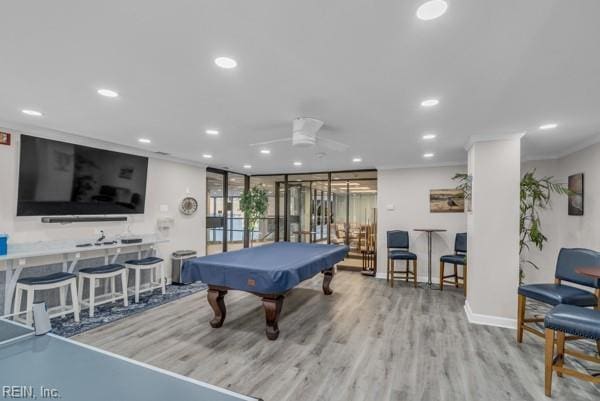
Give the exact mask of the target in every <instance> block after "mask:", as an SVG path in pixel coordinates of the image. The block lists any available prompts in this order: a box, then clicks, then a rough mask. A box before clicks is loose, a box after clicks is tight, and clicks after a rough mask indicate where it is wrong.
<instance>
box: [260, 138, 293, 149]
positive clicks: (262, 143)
mask: <svg viewBox="0 0 600 401" xmlns="http://www.w3.org/2000/svg"><path fill="white" fill-rule="evenodd" d="M291 140H292V138H280V139H273V140H270V141H264V142H256V143H251V144H250V146H252V147H256V146H265V145H271V144H273V143H280V142H291Z"/></svg>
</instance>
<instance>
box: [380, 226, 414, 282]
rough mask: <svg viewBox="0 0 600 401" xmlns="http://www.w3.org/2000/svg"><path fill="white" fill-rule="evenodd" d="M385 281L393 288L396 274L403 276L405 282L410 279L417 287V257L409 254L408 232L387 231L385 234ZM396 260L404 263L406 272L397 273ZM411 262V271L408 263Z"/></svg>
mask: <svg viewBox="0 0 600 401" xmlns="http://www.w3.org/2000/svg"><path fill="white" fill-rule="evenodd" d="M387 248H388V255H387V281H388V282H389V283H390V285H391V286H392V287H393V286H394V280H395V279H396V275H397V274H403V275H404V278H405V280H406V282H408V279H409V277H412V279H413V284H414V286H415V287H416V286H417V255H415V254H414V253H412V252H409V250H408V249H409V242H408V231H400V230H394V231H388V232H387ZM397 260H405V261H406V270H401V271H397V270H396V264H395V262H396V261H397ZM411 260H412V261H413V263H412V265H413V268H412V271H411V270H410V261H411Z"/></svg>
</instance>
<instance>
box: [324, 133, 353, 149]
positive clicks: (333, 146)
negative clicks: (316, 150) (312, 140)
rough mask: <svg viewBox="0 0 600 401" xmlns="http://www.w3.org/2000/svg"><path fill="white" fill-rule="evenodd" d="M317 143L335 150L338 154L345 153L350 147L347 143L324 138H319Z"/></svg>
mask: <svg viewBox="0 0 600 401" xmlns="http://www.w3.org/2000/svg"><path fill="white" fill-rule="evenodd" d="M317 143H318V144H319V145H323V146H324V147H326V148H328V149H331V150H335V151H336V152H345V151H346V150H348V148H349V147H350V146H349V145H346V144H345V143H341V142H338V141H334V140H333V139H328V138H323V137H322V136H319V137H317Z"/></svg>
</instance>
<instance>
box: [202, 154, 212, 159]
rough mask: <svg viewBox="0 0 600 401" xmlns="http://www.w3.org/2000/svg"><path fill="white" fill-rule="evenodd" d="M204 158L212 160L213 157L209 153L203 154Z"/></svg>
mask: <svg viewBox="0 0 600 401" xmlns="http://www.w3.org/2000/svg"><path fill="white" fill-rule="evenodd" d="M202 157H204V158H205V159H212V155H211V154H208V153H205V154H203V155H202Z"/></svg>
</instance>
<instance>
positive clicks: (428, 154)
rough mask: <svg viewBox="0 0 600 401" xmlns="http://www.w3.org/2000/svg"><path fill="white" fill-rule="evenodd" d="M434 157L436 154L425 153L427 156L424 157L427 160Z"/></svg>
mask: <svg viewBox="0 0 600 401" xmlns="http://www.w3.org/2000/svg"><path fill="white" fill-rule="evenodd" d="M433 156H435V154H434V153H425V154H424V155H423V157H424V158H426V159H429V158H432V157H433Z"/></svg>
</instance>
